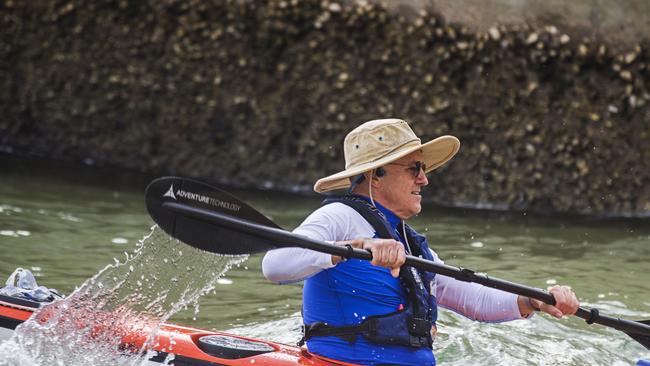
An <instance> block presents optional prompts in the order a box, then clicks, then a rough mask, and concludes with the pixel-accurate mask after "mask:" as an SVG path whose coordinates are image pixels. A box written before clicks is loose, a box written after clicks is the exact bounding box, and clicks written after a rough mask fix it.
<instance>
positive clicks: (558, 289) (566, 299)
mask: <svg viewBox="0 0 650 366" xmlns="http://www.w3.org/2000/svg"><path fill="white" fill-rule="evenodd" d="M549 293H550V294H551V295H553V297H554V298H555V306H553V305H549V304H546V303H544V302H542V301H540V300H536V299H530V303H531V304H532V305H533V306H534V307H536V308H538V309H539V310H540V311H542V312H545V313H547V314H549V315H552V316H554V317H556V318H558V319H559V318H562V317H563V316H564V315H571V314H575V313H576V311H578V307H580V303H579V302H578V298H577V297H576V294H575V293H574V292H573V291H572V290H571V288H570V287H569V286H558V285H556V286H553V287H551V289H550V290H549Z"/></svg>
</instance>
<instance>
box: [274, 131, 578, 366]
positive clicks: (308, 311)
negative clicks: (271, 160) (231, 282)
mask: <svg viewBox="0 0 650 366" xmlns="http://www.w3.org/2000/svg"><path fill="white" fill-rule="evenodd" d="M459 147H460V142H459V141H458V139H457V138H455V137H453V136H442V137H439V138H436V139H434V140H432V141H429V142H427V143H425V144H421V142H420V139H419V138H418V137H417V136H416V135H415V133H413V131H412V130H411V128H410V127H409V126H408V124H407V123H406V122H405V121H402V120H399V119H383V120H374V121H369V122H366V123H364V124H362V125H361V126H359V127H357V128H356V129H354V130H353V131H351V132H350V133H349V134H348V135H347V137H346V138H345V141H344V155H345V162H346V164H345V167H346V168H345V170H344V171H342V172H339V173H337V174H334V175H331V176H328V177H325V178H322V179H320V180H318V181H317V182H316V184H315V186H314V190H315V191H316V192H319V193H322V192H327V191H331V190H336V189H343V188H348V194H347V195H345V196H339V197H337V196H329V198H327V199H326V200H325V202H324V205H323V206H321V207H320V208H319V209H317V210H316V211H314V212H313V213H312V214H311V215H310V216H309V217H307V219H306V220H305V221H304V222H303V223H302V224H301V225H300V226H299V227H298V228H296V229H295V231H294V232H296V233H299V234H302V235H305V236H308V237H311V238H314V239H319V240H324V241H330V242H334V243H335V244H338V245H350V246H353V247H356V248H363V249H368V250H370V251H371V252H372V256H373V260H372V262H368V261H363V260H358V259H349V260H344V259H343V258H341V257H338V256H332V255H329V254H323V253H319V252H315V251H311V250H308V249H302V248H283V249H276V250H272V251H269V252H268V253H267V254H266V256H265V257H264V261H263V265H262V267H263V271H264V275H265V276H266V277H267V278H268V279H269V280H271V281H274V282H278V283H289V282H295V281H300V280H305V285H304V290H303V320H304V324H305V327H304V329H305V337H304V339H305V340H306V342H307V347H308V348H309V350H310V351H311V352H313V353H315V354H318V355H321V356H324V357H327V358H331V359H335V360H340V361H343V362H349V363H355V364H364V365H365V364H370V365H435V357H434V355H433V352H432V351H431V350H432V341H433V337H434V336H435V333H436V326H435V322H436V318H437V314H438V313H437V306H438V305H441V306H443V307H446V308H450V309H452V310H454V311H456V312H458V313H460V314H462V315H464V316H467V317H468V318H471V319H475V320H479V321H486V322H501V321H508V320H513V319H521V318H528V317H530V316H531V315H532V313H533V312H534V311H535V310H541V311H543V312H546V313H548V314H551V315H553V316H555V317H558V318H559V317H562V316H563V315H565V314H573V313H575V311H576V310H577V308H578V301H577V299H576V296H575V294H574V293H573V292H571V290H570V289H569V288H568V287H565V286H555V287H554V288H552V289H551V290H550V292H551V294H553V296H554V297H555V299H556V302H557V305H556V306H550V305H547V304H544V303H542V302H540V301H538V300H535V299H530V298H524V297H521V296H517V295H513V294H509V293H505V292H502V291H499V290H495V289H492V288H487V287H484V286H481V285H478V284H473V283H467V282H461V281H457V280H455V279H452V278H450V277H445V276H441V275H434V274H432V273H427V272H422V271H418V270H415V269H413V268H412V267H407V266H404V267H401V265H402V264H403V263H404V260H405V256H406V254H411V255H415V256H420V257H422V258H425V259H429V260H433V261H436V262H442V261H441V260H440V259H438V257H437V255H436V254H435V252H433V251H432V250H431V249H429V247H428V244H427V240H426V238H425V237H424V236H423V235H420V234H419V233H417V232H416V231H414V230H413V229H411V228H410V227H409V226H408V225H406V224H405V223H404V220H406V219H408V218H410V217H412V216H414V215H416V214H418V213H419V212H420V210H421V208H422V207H421V200H422V197H421V194H420V192H421V189H422V187H424V186H426V185H427V184H428V180H427V177H426V175H425V174H426V173H428V172H430V171H432V170H434V169H436V168H438V167H440V166H441V165H443V164H444V163H446V162H447V161H449V160H450V159H451V158H452V157H453V156H454V155H455V154H456V152H457V151H458V149H459Z"/></svg>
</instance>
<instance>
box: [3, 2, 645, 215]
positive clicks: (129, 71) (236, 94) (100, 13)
mask: <svg viewBox="0 0 650 366" xmlns="http://www.w3.org/2000/svg"><path fill="white" fill-rule="evenodd" d="M0 29H1V30H0V145H2V147H3V150H4V151H9V152H14V153H19V154H31V155H36V156H42V157H47V158H54V159H71V160H83V159H86V161H95V162H98V163H101V164H112V165H119V166H124V167H131V168H138V169H142V170H147V171H156V172H166V173H177V174H183V175H191V176H201V177H207V178H210V179H212V180H216V181H219V182H222V183H230V184H236V185H241V186H252V187H276V188H282V189H291V188H295V187H299V188H302V189H308V188H309V186H310V185H311V184H312V183H313V182H314V181H315V180H316V179H317V178H319V177H321V176H324V175H326V174H330V173H333V172H336V171H338V170H340V169H342V167H343V156H342V148H341V143H342V140H343V137H344V136H345V134H346V133H347V131H349V130H350V129H352V128H353V127H355V126H356V125H358V124H359V123H360V122H362V121H365V120H368V119H374V118H383V117H391V116H393V117H401V118H405V119H408V120H410V121H412V126H413V128H414V130H415V131H416V133H417V134H419V135H421V137H422V138H423V139H430V138H433V137H435V136H437V135H440V134H454V135H456V136H458V137H459V138H460V139H461V142H462V147H461V151H460V153H459V155H458V156H457V158H455V159H454V160H453V161H452V162H451V163H449V164H448V165H447V166H446V167H444V168H442V169H440V171H439V172H438V173H436V174H433V175H432V176H431V179H430V181H431V184H430V187H429V190H428V192H426V196H427V197H430V199H431V200H434V201H436V202H438V203H442V204H448V205H468V206H479V207H496V208H510V209H518V210H534V211H543V212H580V213H592V214H603V215H637V216H647V215H649V214H650V148H649V147H650V144H649V143H648V136H649V134H650V108H649V107H648V102H650V94H649V91H648V86H649V82H650V65H649V62H650V48H649V44H648V42H647V41H646V40H641V39H640V40H638V41H636V42H632V43H631V45H630V46H629V47H625V48H624V49H620V50H619V49H617V50H616V51H614V50H612V47H611V46H609V45H607V44H605V43H601V42H600V41H597V40H595V39H592V38H589V39H585V38H582V37H580V36H577V35H576V34H585V32H582V33H576V32H575V30H572V32H573V33H572V32H569V31H565V30H564V29H562V28H561V27H560V26H559V25H556V24H553V23H550V22H547V23H544V24H541V23H540V24H536V25H529V24H527V23H524V24H512V25H501V26H491V27H489V28H488V29H487V30H486V31H476V30H469V28H467V27H465V26H462V25H458V24H447V23H446V22H445V21H444V20H443V18H442V17H441V16H440V15H439V14H437V13H434V12H432V11H426V10H421V11H419V12H418V13H417V14H413V16H404V15H403V14H401V13H400V12H395V11H390V10H387V9H386V8H385V7H383V6H381V5H377V4H374V3H357V2H353V3H350V2H347V3H337V2H332V1H328V0H318V1H317V0H304V1H296V0H267V1H236V0H221V1H214V2H205V1H199V0H163V1H160V0H158V1H154V0H148V1H147V0H142V1H128V0H101V1H94V0H67V1H59V0H39V1H36V0H34V1H12V0H6V1H5V2H4V3H3V4H1V5H0Z"/></svg>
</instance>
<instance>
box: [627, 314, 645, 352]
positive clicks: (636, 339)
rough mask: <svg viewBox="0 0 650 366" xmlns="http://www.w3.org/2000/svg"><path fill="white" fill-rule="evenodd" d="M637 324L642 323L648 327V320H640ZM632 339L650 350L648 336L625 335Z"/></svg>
mask: <svg viewBox="0 0 650 366" xmlns="http://www.w3.org/2000/svg"><path fill="white" fill-rule="evenodd" d="M638 323H643V324H645V325H650V320H640V321H638ZM627 335H629V336H630V337H632V339H634V340H635V341H637V342H639V343H641V344H642V345H643V346H644V347H645V348H647V349H649V350H650V336H647V335H642V334H637V333H627Z"/></svg>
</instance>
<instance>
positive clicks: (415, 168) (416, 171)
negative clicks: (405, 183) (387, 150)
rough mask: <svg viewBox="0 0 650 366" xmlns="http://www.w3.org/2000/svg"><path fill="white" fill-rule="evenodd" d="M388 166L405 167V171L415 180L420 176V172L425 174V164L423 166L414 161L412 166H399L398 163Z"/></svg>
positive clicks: (421, 163) (419, 162) (420, 162)
mask: <svg viewBox="0 0 650 366" xmlns="http://www.w3.org/2000/svg"><path fill="white" fill-rule="evenodd" d="M388 165H400V166H405V167H408V168H406V170H408V171H409V173H411V175H412V176H413V178H417V177H419V176H420V170H422V171H424V172H425V173H426V172H427V164H425V163H424V162H422V161H416V162H414V163H412V164H400V163H390V164H388Z"/></svg>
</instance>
